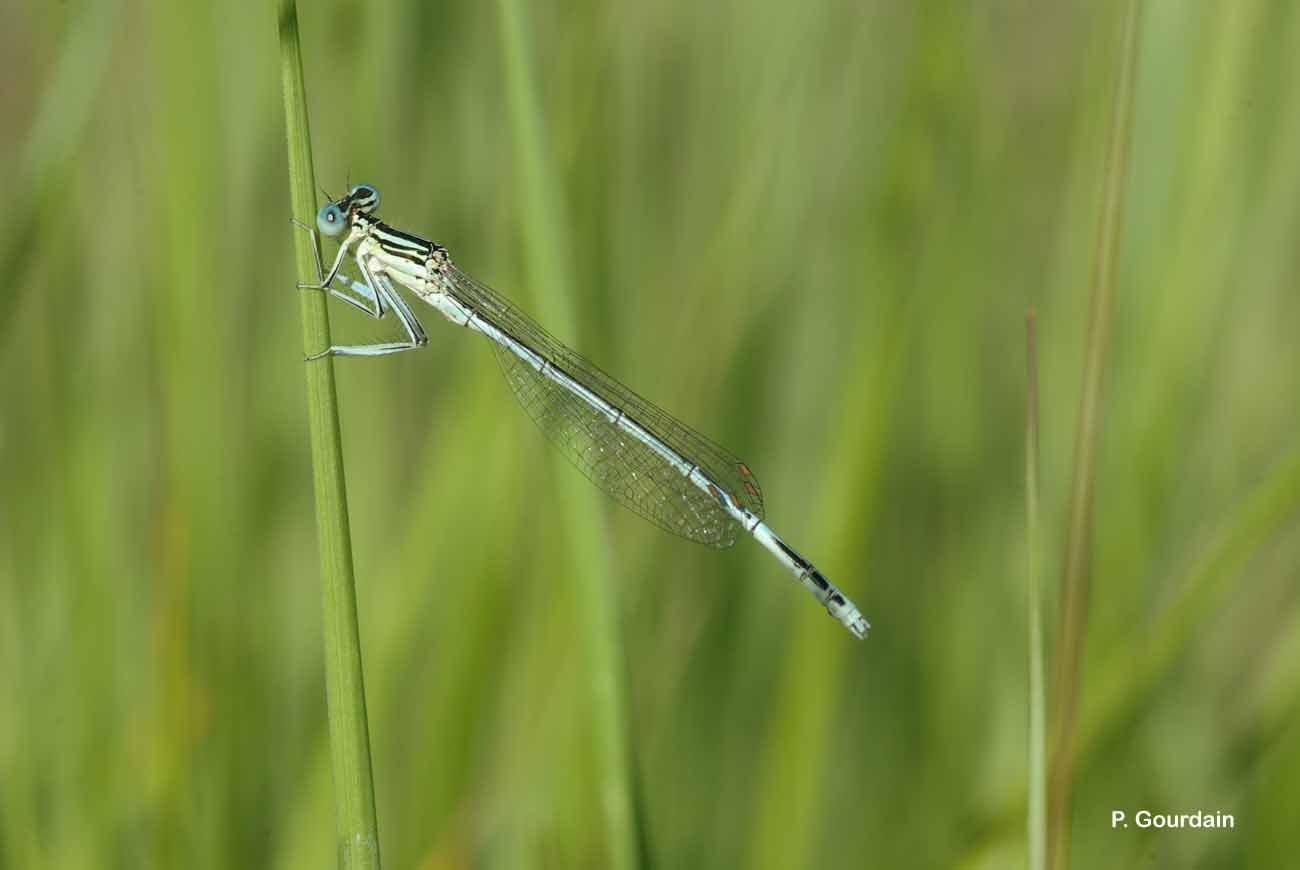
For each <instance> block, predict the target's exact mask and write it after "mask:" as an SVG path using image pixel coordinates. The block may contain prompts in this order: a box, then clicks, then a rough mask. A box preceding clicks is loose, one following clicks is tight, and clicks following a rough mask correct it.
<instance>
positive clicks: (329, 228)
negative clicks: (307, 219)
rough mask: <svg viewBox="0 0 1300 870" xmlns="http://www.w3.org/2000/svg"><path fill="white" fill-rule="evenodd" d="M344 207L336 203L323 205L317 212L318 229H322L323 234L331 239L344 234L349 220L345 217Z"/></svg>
mask: <svg viewBox="0 0 1300 870" xmlns="http://www.w3.org/2000/svg"><path fill="white" fill-rule="evenodd" d="M344 217H345V216H344V214H343V209H341V208H339V207H338V205H336V204H335V203H332V202H331V203H330V204H329V205H323V206H321V209H320V211H318V212H316V229H318V230H320V232H321V235H322V236H328V237H329V238H331V239H335V238H338V237H339V236H341V235H342V234H343V230H344V227H345V226H346V225H347V221H346V220H345V219H344Z"/></svg>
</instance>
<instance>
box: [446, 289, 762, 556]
mask: <svg viewBox="0 0 1300 870" xmlns="http://www.w3.org/2000/svg"><path fill="white" fill-rule="evenodd" d="M443 275H444V277H445V278H446V280H447V283H448V285H449V291H450V292H451V293H452V294H453V295H454V296H455V297H456V298H457V300H459V301H460V302H461V303H462V304H463V305H465V306H467V307H468V308H470V309H471V310H473V311H475V312H476V313H478V314H479V315H480V316H481V317H484V318H486V319H487V320H489V321H490V322H491V323H492V324H493V325H494V326H496V327H497V328H498V329H501V330H502V331H504V332H506V333H508V334H509V335H510V336H513V337H514V338H515V339H517V340H518V341H520V342H521V343H522V344H524V345H525V346H527V347H528V348H529V349H531V350H532V351H533V352H534V353H536V354H537V355H538V356H540V357H542V358H543V359H544V360H546V361H547V362H549V363H550V364H551V365H552V366H554V367H556V368H557V369H559V370H560V371H561V372H563V373H564V374H567V375H568V376H569V377H570V378H572V379H573V380H574V381H576V382H578V383H579V384H581V385H582V386H583V387H585V388H586V389H588V390H590V391H591V392H592V393H594V394H595V395H597V396H599V397H600V398H601V399H602V400H604V401H605V402H607V403H609V404H610V405H612V406H613V407H614V408H616V409H618V410H620V411H622V412H623V413H624V414H625V415H626V417H627V418H629V419H631V420H633V421H635V422H636V423H637V424H639V425H640V426H641V428H643V429H644V430H646V431H647V432H649V433H650V434H651V435H653V436H654V438H655V439H657V440H659V441H660V442H662V444H663V445H664V446H667V447H668V448H669V449H671V451H672V452H674V453H675V454H677V455H678V456H679V457H681V459H684V460H685V462H686V463H687V464H689V465H695V466H698V467H699V469H700V470H701V471H702V472H703V473H704V474H705V475H706V476H707V477H708V478H709V480H710V481H711V482H712V483H713V484H714V485H715V486H716V487H717V489H718V490H719V492H718V493H717V494H716V495H711V494H710V493H709V492H708V491H707V490H705V489H701V488H700V487H699V486H697V485H695V484H694V483H692V482H691V481H690V480H689V479H688V477H687V475H686V474H683V472H682V469H681V468H679V467H677V466H676V465H674V464H673V463H672V462H670V461H669V460H668V459H667V458H665V457H664V455H663V454H662V453H661V452H659V451H656V450H655V449H653V448H652V447H651V446H650V445H648V444H646V443H644V442H643V441H641V440H639V439H638V438H636V437H634V436H633V435H631V434H630V433H628V432H626V431H624V430H623V429H620V428H619V427H618V426H616V425H615V424H614V422H613V421H611V419H610V417H609V416H607V414H606V413H604V412H602V411H601V410H599V409H597V408H594V407H592V405H591V404H590V403H589V402H587V401H585V400H584V399H583V398H581V397H580V396H577V395H575V394H574V393H573V392H572V391H571V390H569V389H568V388H566V387H565V386H563V385H562V384H559V383H556V382H555V381H554V380H552V379H551V378H548V377H546V376H545V375H543V374H541V373H539V372H538V370H537V369H536V368H534V367H533V366H532V365H529V364H528V363H526V362H525V361H524V360H522V359H520V357H519V356H518V355H516V354H515V353H514V352H512V351H511V350H509V349H508V348H507V347H504V346H502V345H500V344H498V343H496V342H493V345H492V347H493V350H494V351H495V353H496V356H497V361H498V362H499V363H500V364H501V369H502V371H503V372H504V373H505V377H506V381H507V382H508V383H509V384H510V389H511V390H512V391H513V392H514V394H515V397H516V398H517V399H518V400H519V404H521V405H523V407H524V410H525V411H527V412H528V416H530V417H532V419H533V421H534V422H536V423H537V425H538V427H539V428H540V429H541V430H542V432H543V433H544V434H545V435H546V437H547V438H549V439H550V440H551V441H552V442H553V443H554V444H555V445H556V446H558V447H559V448H560V450H561V452H563V453H564V455H565V456H566V457H568V459H569V461H570V462H572V463H573V464H574V465H575V466H577V468H578V470H579V471H581V472H582V473H583V474H585V475H586V476H587V477H588V478H589V479H590V480H591V481H592V482H593V483H595V484H596V485H597V486H598V487H600V488H601V489H602V490H604V491H605V492H607V493H609V494H610V495H611V496H613V497H614V498H616V499H617V500H618V501H619V502H621V503H622V504H623V505H625V506H626V507H628V508H631V509H632V510H634V511H636V512H637V513H638V514H640V515H641V516H643V517H645V518H646V519H648V520H650V521H651V522H653V523H655V524H656V525H658V526H660V527H662V528H664V529H667V530H668V531H670V532H672V533H674V534H677V535H681V536H682V537H683V538H687V539H689V540H692V541H698V542H700V543H702V544H708V545H710V546H713V547H719V548H723V547H730V546H731V545H732V544H734V543H735V541H736V533H737V531H738V530H739V527H738V525H737V523H736V521H735V520H734V519H733V518H732V516H731V514H729V513H728V512H727V510H726V509H725V508H724V507H723V506H722V505H721V504H720V503H719V499H721V498H726V499H729V500H730V501H731V502H732V503H733V504H734V505H736V506H737V507H741V508H745V509H748V510H749V511H750V512H751V513H753V514H754V515H755V516H757V517H758V518H760V519H762V517H763V493H762V490H761V489H759V485H758V481H757V480H756V479H755V477H754V475H753V472H751V471H750V470H749V467H748V466H747V465H745V463H743V462H741V461H740V460H739V459H737V458H736V457H735V456H734V455H732V454H731V453H729V452H728V451H727V450H725V449H723V448H722V447H720V446H718V445H717V444H714V443H713V442H712V441H710V440H709V439H708V438H705V437H704V436H703V435H701V434H699V433H698V432H696V431H695V430H693V429H691V428H690V427H689V426H687V425H686V424H684V423H682V422H681V421H680V420H678V419H676V418H675V417H673V416H672V415H671V414H669V413H668V412H667V411H664V410H663V409H661V408H658V407H656V406H655V405H654V404H652V403H651V402H649V401H647V400H646V399H643V398H642V397H641V396H639V395H637V394H636V393H634V392H633V391H632V390H630V389H628V388H627V387H626V386H624V385H623V384H621V383H619V382H618V381H616V380H615V379H614V378H612V377H610V376H609V375H607V374H606V373H605V372H603V371H601V369H600V368H599V367H597V366H596V365H594V364H593V363H591V362H590V361H589V360H587V359H586V358H584V357H583V356H582V355H580V354H579V353H577V352H576V351H574V350H572V349H571V348H569V347H567V346H565V344H564V343H563V342H561V341H560V340H559V339H557V338H555V337H554V336H552V335H551V334H550V333H548V332H547V331H546V330H545V329H543V328H542V327H541V326H540V325H538V323H537V322H536V321H534V320H533V319H532V318H530V317H528V315H526V314H524V313H523V312H522V311H520V310H519V309H517V308H516V307H515V306H514V305H513V304H511V303H510V302H508V301H507V300H505V299H504V298H502V297H501V296H500V295H499V294H497V293H496V292H495V291H493V290H492V289H491V288H490V287H487V286H485V285H483V284H481V283H479V282H478V281H475V280H474V279H473V278H471V277H470V276H468V275H466V274H465V273H464V272H461V271H460V270H459V269H457V268H456V267H455V266H451V265H450V264H449V265H448V266H447V267H445V269H444V271H443Z"/></svg>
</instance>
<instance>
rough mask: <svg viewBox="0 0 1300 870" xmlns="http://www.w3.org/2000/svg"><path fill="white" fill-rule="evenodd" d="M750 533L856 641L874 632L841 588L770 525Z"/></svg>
mask: <svg viewBox="0 0 1300 870" xmlns="http://www.w3.org/2000/svg"><path fill="white" fill-rule="evenodd" d="M749 533H750V534H751V535H753V536H754V538H755V539H756V540H757V541H758V542H759V543H760V544H762V545H763V546H764V547H766V548H767V549H768V551H770V552H771V553H772V555H773V556H776V558H777V559H779V560H780V562H781V564H783V565H785V567H786V568H787V569H788V570H789V571H790V573H791V574H793V575H794V576H795V577H797V578H798V579H799V582H800V583H802V584H803V585H804V588H806V589H807V590H808V591H809V592H811V593H812V594H813V596H814V597H816V599H817V600H818V601H820V602H821V603H822V606H824V607H825V608H826V611H827V612H828V613H829V614H830V615H831V616H833V617H835V618H836V619H838V620H839V621H840V622H841V623H842V624H843V625H844V627H845V628H847V629H848V630H849V631H850V632H852V633H853V636H854V637H857V638H859V639H861V638H864V637H866V636H867V632H868V631H869V630H870V629H871V624H870V623H868V622H867V620H866V618H864V617H863V615H862V613H861V612H860V611H859V610H858V608H857V606H856V605H854V603H853V602H852V601H850V600H849V598H848V596H846V595H845V594H844V593H843V592H841V591H840V590H839V588H838V587H837V586H836V585H835V584H834V583H832V582H831V581H829V580H827V579H826V576H825V575H824V574H822V572H820V571H818V570H817V569H816V568H815V567H814V566H813V564H812V563H811V562H809V561H808V560H807V559H805V558H804V557H803V556H800V555H799V553H798V552H796V551H795V549H794V548H793V547H791V546H790V545H789V544H787V543H786V542H785V541H783V540H781V539H780V538H779V537H778V536H777V534H776V532H774V531H772V530H771V529H770V528H768V526H767V523H764V522H762V521H759V522H757V523H755V524H754V526H753V528H750V529H749Z"/></svg>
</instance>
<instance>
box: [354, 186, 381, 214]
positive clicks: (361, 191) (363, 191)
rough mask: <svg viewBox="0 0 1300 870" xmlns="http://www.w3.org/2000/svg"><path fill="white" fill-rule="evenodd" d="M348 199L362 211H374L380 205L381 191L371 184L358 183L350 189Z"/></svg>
mask: <svg viewBox="0 0 1300 870" xmlns="http://www.w3.org/2000/svg"><path fill="white" fill-rule="evenodd" d="M348 201H349V202H351V203H352V205H354V206H355V207H356V208H358V209H360V210H361V211H364V212H372V211H374V210H375V209H376V208H378V207H379V191H378V190H376V189H375V188H374V187H372V186H370V185H369V184H358V185H355V186H354V187H353V188H352V189H351V190H349V191H348Z"/></svg>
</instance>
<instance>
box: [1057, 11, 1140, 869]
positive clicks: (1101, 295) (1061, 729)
mask: <svg viewBox="0 0 1300 870" xmlns="http://www.w3.org/2000/svg"><path fill="white" fill-rule="evenodd" d="M1121 33H1122V34H1123V35H1122V37H1121V43H1122V46H1123V47H1122V49H1121V50H1120V55H1119V57H1118V59H1117V69H1116V74H1115V97H1114V100H1113V102H1112V105H1111V111H1110V120H1109V122H1108V123H1107V128H1108V129H1107V134H1106V163H1105V166H1104V168H1103V170H1102V180H1101V189H1102V194H1101V198H1102V201H1101V211H1100V214H1099V215H1098V216H1097V230H1096V248H1095V251H1094V253H1093V260H1092V269H1091V275H1092V277H1091V279H1090V282H1089V291H1088V297H1089V303H1088V336H1087V350H1086V354H1085V357H1084V362H1083V386H1082V388H1081V389H1080V391H1079V415H1078V422H1077V424H1076V425H1077V428H1076V430H1075V435H1074V462H1073V473H1072V474H1071V478H1070V502H1069V504H1070V507H1069V514H1068V520H1067V524H1066V535H1065V545H1064V550H1063V551H1062V569H1061V590H1060V594H1061V609H1060V618H1059V619H1058V621H1057V642H1056V650H1057V655H1056V660H1057V664H1056V685H1055V687H1054V697H1053V713H1054V715H1053V717H1052V731H1053V735H1054V736H1053V738H1052V755H1051V762H1050V766H1049V768H1048V772H1047V863H1048V864H1049V865H1050V866H1052V867H1054V868H1060V870H1065V868H1068V867H1069V866H1070V860H1071V852H1070V823H1071V820H1070V809H1071V802H1072V800H1073V795H1074V767H1075V764H1074V755H1075V752H1076V749H1075V730H1076V727H1077V725H1076V721H1075V720H1076V717H1077V716H1078V699H1079V694H1080V687H1081V684H1080V681H1079V663H1080V661H1081V659H1082V657H1083V639H1084V635H1085V633H1086V631H1087V627H1088V609H1089V605H1090V602H1089V600H1088V599H1089V590H1090V589H1091V575H1090V569H1091V567H1092V529H1093V524H1094V518H1093V511H1094V504H1095V493H1096V483H1097V481H1096V477H1097V452H1098V446H1099V444H1100V442H1101V432H1102V428H1103V426H1104V414H1103V408H1104V400H1103V391H1102V390H1103V386H1104V384H1105V380H1106V370H1107V363H1108V361H1109V356H1108V354H1109V352H1110V334H1111V329H1112V323H1111V320H1112V317H1113V316H1114V310H1115V293H1116V289H1115V288H1116V284H1117V283H1118V281H1119V270H1120V262H1119V251H1120V237H1121V234H1122V233H1123V228H1124V221H1125V219H1126V218H1127V217H1128V214H1127V212H1126V210H1125V198H1126V194H1127V193H1128V185H1129V166H1130V152H1131V150H1132V141H1133V116H1134V111H1135V109H1134V103H1135V99H1134V91H1135V89H1136V78H1137V65H1138V57H1139V56H1140V52H1141V50H1142V2H1141V0H1129V3H1128V5H1127V7H1126V8H1125V10H1124V13H1123V17H1122V30H1121ZM1031 634H1032V633H1031ZM1031 799H1032V797H1031Z"/></svg>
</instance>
